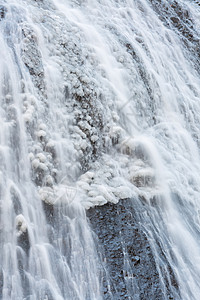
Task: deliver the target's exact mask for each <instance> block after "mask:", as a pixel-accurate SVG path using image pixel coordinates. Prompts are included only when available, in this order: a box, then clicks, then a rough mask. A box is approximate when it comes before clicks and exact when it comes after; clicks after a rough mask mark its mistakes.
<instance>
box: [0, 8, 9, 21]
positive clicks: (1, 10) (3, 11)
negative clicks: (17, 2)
mask: <svg viewBox="0 0 200 300" xmlns="http://www.w3.org/2000/svg"><path fill="white" fill-rule="evenodd" d="M6 12H7V8H6V7H5V6H3V5H0V21H1V20H2V19H4V18H5V15H6Z"/></svg>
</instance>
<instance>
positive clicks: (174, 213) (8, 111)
mask: <svg viewBox="0 0 200 300" xmlns="http://www.w3.org/2000/svg"><path fill="white" fill-rule="evenodd" d="M168 2H169V3H168ZM168 2H167V3H163V2H162V1H156V0H154V1H153V0H152V1H147V0H137V1H129V0H119V1H115V0H107V1H105V0H98V1H93V0H85V1H81V0H71V1H67V0H65V1H64V0H59V1H58V0H53V1H51V0H43V1H32V0H27V1H25V0H19V1H15V0H7V1H3V3H2V5H1V6H0V44H1V50H0V53H1V55H0V101H1V105H0V166H1V171H0V172H1V173H0V195H1V203H0V207H1V210H0V222H1V230H0V253H1V256H0V268H1V270H0V274H2V275H1V278H0V280H1V284H0V286H1V287H2V289H0V293H1V295H0V298H2V299H4V300H7V299H13V300H17V299H27V300H28V299H31V300H33V299H37V300H38V299H56V300H59V299H74V300H75V299H85V300H86V299H91V300H94V299H102V298H103V292H102V290H101V287H100V286H101V272H100V271H99V270H100V268H99V264H100V262H99V258H98V257H97V254H96V250H95V246H94V241H93V237H92V233H91V230H90V227H89V225H88V223H87V219H86V216H85V209H88V208H90V207H92V206H95V205H103V204H105V203H107V202H113V203H117V202H118V201H120V199H126V198H134V197H135V198H139V199H141V201H144V202H145V205H146V206H145V207H146V210H147V214H146V215H145V214H144V216H143V222H144V224H145V223H146V226H145V231H146V234H147V236H148V238H149V241H150V243H151V247H152V249H153V251H154V256H155V259H156V263H157V269H158V270H159V274H160V281H161V282H163V295H164V296H163V297H164V299H167V293H166V290H165V286H164V275H163V272H162V267H161V265H162V263H161V262H160V259H159V254H158V253H159V252H158V244H159V247H161V248H162V250H163V252H164V253H165V256H166V259H167V261H168V262H169V264H170V266H171V268H172V269H173V272H174V274H175V276H176V279H177V282H178V286H179V291H180V299H181V300H183V299H184V300H187V299H188V300H191V299H197V300H198V299H199V295H200V283H199V276H200V250H199V249H200V235H199V230H200V224H199V222H200V216H199V212H200V202H199V195H200V175H199V174H200V153H199V146H200V143H199V132H200V108H199V107H200V76H199V74H200V72H199V57H200V53H199V49H198V48H199V28H200V27H199V26H200V23H199V15H200V9H199V6H198V5H197V4H198V3H196V2H195V1H189V0H179V1H176V2H175V1H168ZM174 3H175V4H174ZM63 178H64V180H63ZM41 200H42V201H41ZM147 216H148V217H147ZM166 272H167V271H166ZM167 276H170V274H169V272H168V274H167Z"/></svg>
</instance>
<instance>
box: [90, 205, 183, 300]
mask: <svg viewBox="0 0 200 300" xmlns="http://www.w3.org/2000/svg"><path fill="white" fill-rule="evenodd" d="M134 205H135V208H134ZM141 210H142V205H141V208H139V207H138V202H135V203H134V200H129V199H127V200H121V201H120V202H119V203H118V204H110V203H108V204H106V205H104V206H101V207H95V208H91V209H89V210H88V212H87V216H88V218H89V219H90V222H91V226H92V229H93V230H94V232H95V234H96V235H97V240H96V241H97V245H98V246H97V247H98V252H99V255H100V256H101V259H102V260H103V261H104V263H103V265H102V266H100V267H101V268H102V269H103V271H102V277H103V280H102V281H103V282H102V285H103V289H104V299H114V300H118V299H143V300H146V299H148V300H150V299H152V300H156V299H157V300H161V299H178V298H176V297H174V295H175V294H176V291H177V290H178V286H177V283H176V280H175V278H174V275H173V273H171V283H170V285H171V286H170V285H169V283H168V282H166V283H165V285H166V287H165V291H167V292H165V293H164V292H163V286H162V285H161V282H160V279H159V274H158V271H157V267H156V263H155V259H154V255H153V253H152V250H151V247H150V244H149V242H148V239H147V236H146V234H145V232H144V230H143V225H142V224H141V222H140V221H139V215H140V213H142V211H141ZM160 255H161V257H162V254H160ZM163 259H164V258H163ZM166 265H167V262H166ZM173 290H174V293H173ZM177 295H178V292H177Z"/></svg>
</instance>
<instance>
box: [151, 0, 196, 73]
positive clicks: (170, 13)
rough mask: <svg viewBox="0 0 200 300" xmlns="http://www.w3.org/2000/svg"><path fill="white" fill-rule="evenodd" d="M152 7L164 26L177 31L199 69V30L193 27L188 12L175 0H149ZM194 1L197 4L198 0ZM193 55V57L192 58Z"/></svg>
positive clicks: (192, 21)
mask: <svg viewBox="0 0 200 300" xmlns="http://www.w3.org/2000/svg"><path fill="white" fill-rule="evenodd" d="M149 1H150V2H151V5H152V7H153V9H154V10H155V11H156V13H158V15H159V17H160V19H161V20H162V22H163V23H164V24H165V26H166V27H168V28H170V29H173V30H175V31H177V33H178V35H180V37H181V40H182V41H183V43H184V45H185V46H186V49H188V50H189V53H192V56H191V60H193V63H194V66H195V67H196V70H197V71H199V67H198V66H199V59H200V50H199V40H200V37H199V32H198V30H197V29H196V28H195V25H194V20H193V19H192V16H191V15H190V12H189V11H188V10H187V8H185V7H184V6H182V5H181V4H179V3H178V2H177V1H175V0H172V1H161V0H149ZM194 2H196V3H197V4H198V5H200V4H199V2H197V1H194ZM194 57H195V59H194Z"/></svg>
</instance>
